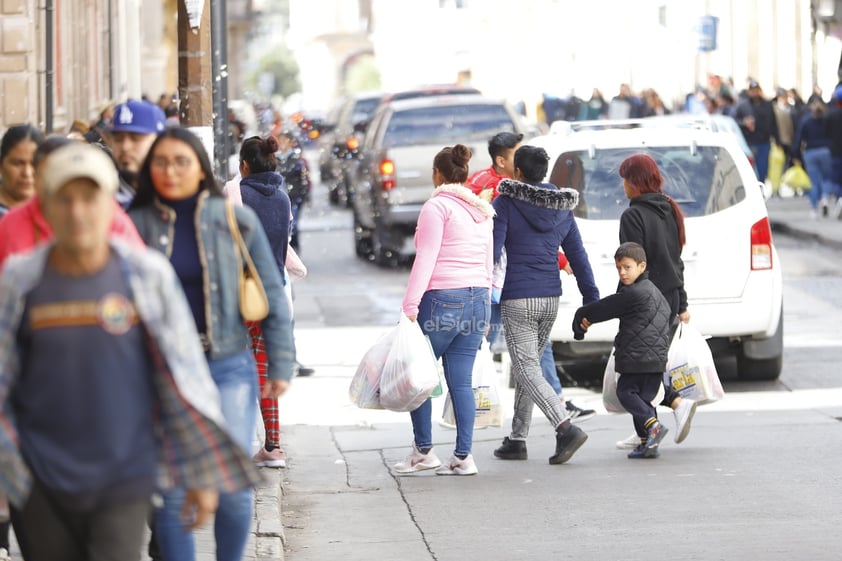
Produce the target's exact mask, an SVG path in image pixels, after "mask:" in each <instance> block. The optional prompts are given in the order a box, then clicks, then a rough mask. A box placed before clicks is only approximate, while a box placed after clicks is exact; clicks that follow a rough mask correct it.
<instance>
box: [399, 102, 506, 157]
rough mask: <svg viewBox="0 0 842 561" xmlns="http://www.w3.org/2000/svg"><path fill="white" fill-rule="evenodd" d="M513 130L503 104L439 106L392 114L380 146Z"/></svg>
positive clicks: (449, 141)
mask: <svg viewBox="0 0 842 561" xmlns="http://www.w3.org/2000/svg"><path fill="white" fill-rule="evenodd" d="M514 130H515V127H514V123H513V122H512V118H511V116H510V115H509V113H508V111H506V108H505V107H504V106H503V105H489V104H474V105H439V106H433V107H422V108H419V109H408V110H405V111H399V112H396V113H394V114H393V115H392V118H391V119H390V120H389V125H388V126H387V127H386V132H385V135H384V138H383V145H384V147H386V148H389V147H397V146H412V145H414V144H442V145H447V144H454V143H457V142H468V141H471V140H477V139H481V140H485V141H487V140H488V138H490V137H491V136H493V135H494V134H496V133H498V132H500V131H512V132H514Z"/></svg>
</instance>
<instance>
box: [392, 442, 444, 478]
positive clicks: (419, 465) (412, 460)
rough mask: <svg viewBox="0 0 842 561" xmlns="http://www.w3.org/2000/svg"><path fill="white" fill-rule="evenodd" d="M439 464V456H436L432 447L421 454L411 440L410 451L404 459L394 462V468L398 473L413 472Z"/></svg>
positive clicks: (434, 467) (433, 467)
mask: <svg viewBox="0 0 842 561" xmlns="http://www.w3.org/2000/svg"><path fill="white" fill-rule="evenodd" d="M440 465H441V460H439V457H438V456H436V453H435V452H433V449H432V448H430V451H429V452H427V453H426V454H422V453H421V451H420V450H419V449H418V448H416V447H415V443H414V442H413V443H412V452H410V453H409V455H408V456H407V457H406V459H404V461H402V462H398V463H396V464H395V466H394V468H395V471H396V472H398V473H415V472H416V471H424V470H425V469H436V468H437V467H439V466H440Z"/></svg>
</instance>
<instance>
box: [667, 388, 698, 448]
mask: <svg viewBox="0 0 842 561" xmlns="http://www.w3.org/2000/svg"><path fill="white" fill-rule="evenodd" d="M697 405H698V404H697V403H696V402H695V401H693V400H692V399H687V398H684V399H682V400H681V403H679V404H678V407H676V408H675V411H673V413H674V414H675V429H676V430H675V443H676V444H679V443H681V442H684V439H685V438H687V435H688V434H690V422H691V421H692V420H693V415H695V414H696V406H697Z"/></svg>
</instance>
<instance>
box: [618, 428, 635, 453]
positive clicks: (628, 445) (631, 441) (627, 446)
mask: <svg viewBox="0 0 842 561" xmlns="http://www.w3.org/2000/svg"><path fill="white" fill-rule="evenodd" d="M640 442H641V440H640V437H639V436H637V433H636V432H633V433H632V434H631V436H629V437H628V438H625V439H623V440H618V441H617V443H616V446H617V448H619V449H620V450H634V449H635V448H637V447H638V446H640Z"/></svg>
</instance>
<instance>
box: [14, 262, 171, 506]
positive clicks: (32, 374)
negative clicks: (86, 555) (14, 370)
mask: <svg viewBox="0 0 842 561" xmlns="http://www.w3.org/2000/svg"><path fill="white" fill-rule="evenodd" d="M18 337H19V344H20V348H21V353H20V356H21V368H20V372H21V375H20V379H19V381H18V382H17V384H16V386H15V388H14V390H13V394H12V404H13V408H14V412H15V415H16V417H17V423H18V430H19V432H20V449H21V452H22V453H23V456H24V459H25V460H26V462H27V463H28V465H29V466H30V468H31V469H32V470H33V472H34V474H35V476H36V478H37V479H38V480H39V481H40V482H41V483H42V484H43V485H44V486H45V487H46V488H47V489H50V490H52V491H54V492H56V493H58V494H59V495H63V496H66V497H67V498H68V499H72V502H73V504H74V505H76V506H78V507H82V508H84V506H85V505H96V504H103V503H108V502H113V501H116V500H125V499H136V498H141V497H146V496H149V495H150V494H151V493H152V492H153V491H154V488H155V482H156V471H157V457H156V446H155V439H154V435H153V429H152V395H153V391H154V390H153V387H152V362H151V360H150V357H149V353H148V350H147V347H146V344H145V342H144V335H143V331H142V329H141V327H140V325H139V323H138V318H137V313H136V311H135V308H134V304H133V303H132V300H131V292H130V290H129V287H128V285H127V283H126V280H125V278H124V276H123V274H122V271H121V269H120V262H119V260H118V259H117V258H116V257H114V256H113V255H112V257H111V259H110V260H109V262H108V264H107V265H106V267H105V268H104V269H102V270H101V271H99V272H97V273H95V274H93V275H89V276H82V277H71V276H65V275H61V274H59V273H58V272H56V271H54V270H53V269H51V268H50V266H49V265H48V266H47V267H46V268H45V270H44V275H43V278H42V279H41V282H40V283H39V284H38V285H37V286H36V287H35V289H34V290H32V292H30V294H29V295H28V297H27V299H26V308H25V311H24V314H23V318H22V321H21V327H20V331H19V334H18Z"/></svg>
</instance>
